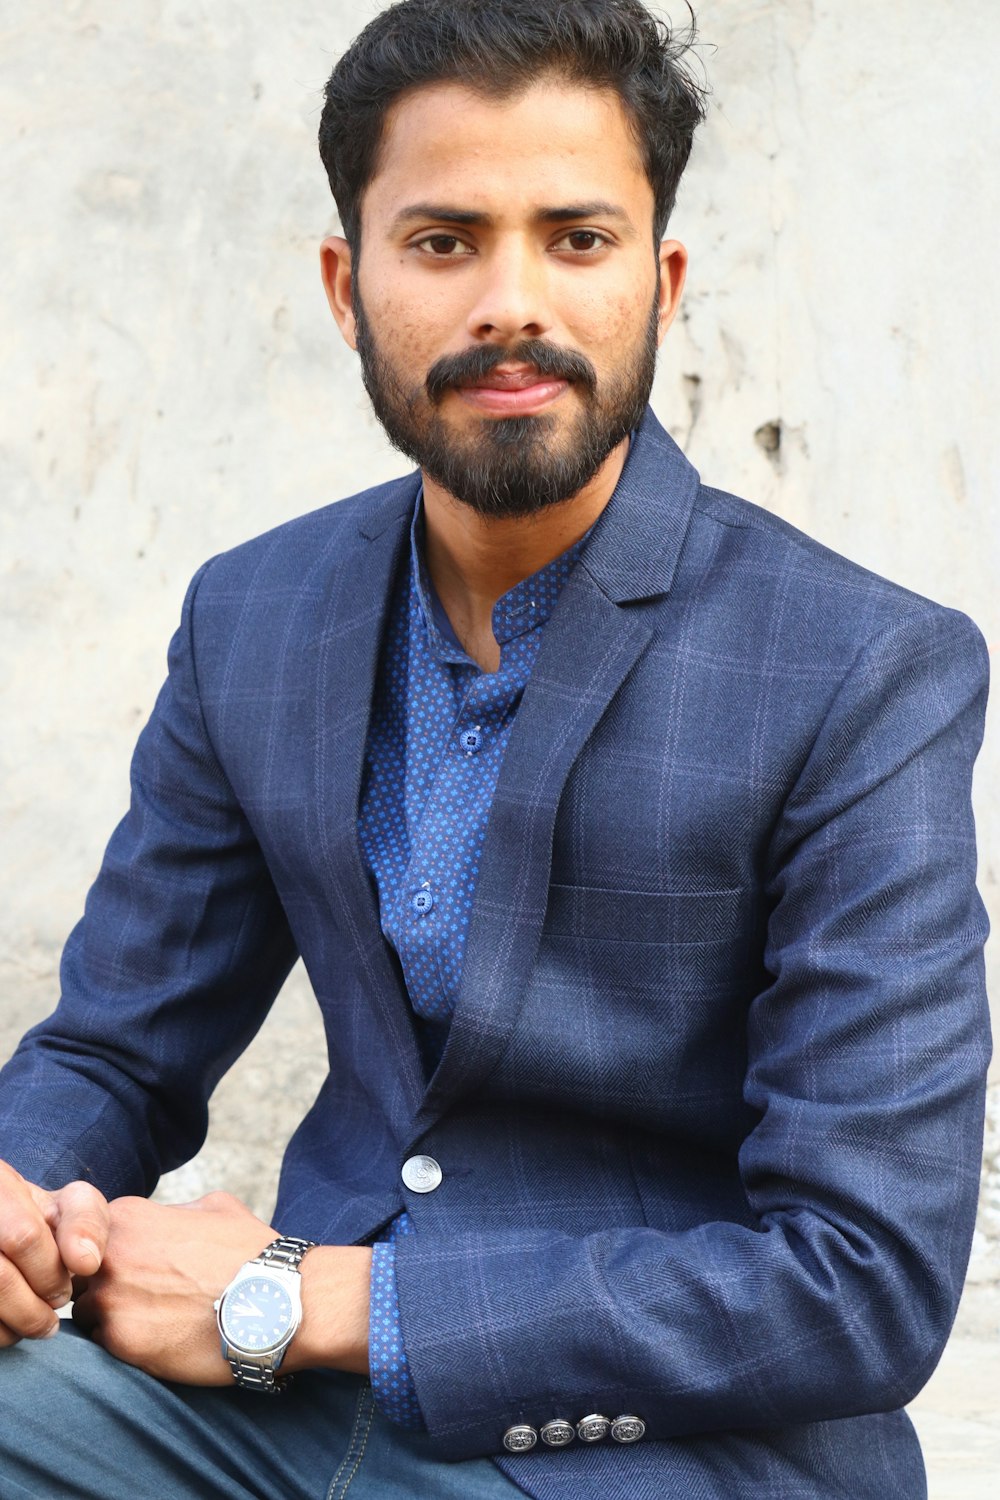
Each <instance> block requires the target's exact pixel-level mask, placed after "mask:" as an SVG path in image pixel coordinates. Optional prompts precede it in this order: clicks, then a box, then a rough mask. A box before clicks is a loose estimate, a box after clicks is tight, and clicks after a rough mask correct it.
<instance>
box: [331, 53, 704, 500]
mask: <svg viewBox="0 0 1000 1500" xmlns="http://www.w3.org/2000/svg"><path fill="white" fill-rule="evenodd" d="M652 220H653V191H652V188H651V186H650V184H649V182H648V179H647V178H646V174H645V171H644V169H643V166H642V162H641V159H640V156H639V152H638V148H637V146H636V143H635V140H634V138H633V136H632V134H631V132H630V130H629V126H628V123H627V120H626V116H625V114H624V111H623V109H622V106H621V104H620V102H619V100H618V98H617V96H616V95H615V94H614V93H613V92H611V91H609V90H603V89H590V88H584V87H581V86H578V85H573V84H569V83H566V82H564V81H561V80H559V79H557V78H555V77H550V78H546V79H544V80H542V81H540V82H539V83H537V84H535V85H533V86H532V87H531V88H530V89H529V90H527V91H526V92H525V93H523V94H521V95H520V96H517V97H516V98H513V99H506V100H489V99H485V98H483V97H481V96H480V95H478V94H475V93H473V92H470V91H469V90H468V89H466V88H464V87H462V86H460V85H457V84H435V85H431V86H428V87H425V88H421V89H417V90H414V92H413V93H411V94H409V95H406V96H404V97H403V98H402V99H401V100H399V101H398V102H397V103H396V105H395V106H394V107H393V109H392V111H391V112H390V115H389V118H388V121H387V127H386V135H385V140H384V145H383V152H382V157H381V160H380V163H379V167H378V170H377V172H376V175H375V177H374V178H373V180H372V182H371V184H370V185H369V187H368V190H367V191H366V193H365V196H364V200H363V204H362V252H361V256H360V264H355V265H354V267H353V276H352V278H351V281H350V286H349V299H348V300H347V302H346V305H345V284H344V280H343V274H344V250H343V249H342V250H341V251H340V253H339V255H340V258H339V267H340V273H341V285H340V295H341V303H342V311H343V316H341V326H342V327H343V328H344V331H345V334H346V335H347V337H348V338H349V339H350V340H351V341H352V342H354V343H355V345H356V347H357V349H358V351H359V353H360V356H361V361H362V372H363V375H364V379H365V385H366V387H367V389H368V392H369V395H370V397H371V400H372V403H373V405H374V408H375V411H376V414H377V415H378V417H379V420H380V421H381V422H382V424H383V426H384V427H385V429H386V431H387V432H388V434H389V437H390V438H391V440H392V442H393V443H394V444H395V445H396V446H397V447H398V448H401V449H402V450H403V452H405V453H406V454H408V455H409V456H410V457H411V458H413V459H414V460H415V461H416V462H417V463H418V464H419V465H420V466H421V468H422V469H423V470H424V472H425V474H426V475H427V476H429V478H430V479H431V480H432V481H434V482H436V483H437V484H439V485H440V486H441V487H442V488H443V489H445V490H446V491H447V492H449V493H450V494H452V495H454V496H455V497H456V498H457V499H459V500H461V501H464V502H465V503H467V504H469V505H471V506H472V507H474V508H475V509H476V510H478V511H480V512H481V513H483V514H486V515H491V516H512V515H526V514H529V513H531V512H532V511H537V510H539V509H541V508H542V507H544V506H546V505H551V504H555V503H558V502H559V501H561V500H565V499H568V498H570V497H571V496H572V495H575V494H577V493H578V492H579V491H580V490H581V489H582V488H583V487H584V486H585V485H586V484H587V483H588V482H589V481H590V480H591V479H592V478H593V477H594V475H595V474H596V473H597V471H598V470H599V469H600V467H601V465H602V464H603V463H604V461H605V460H606V459H607V458H608V455H609V454H610V453H611V452H612V450H613V449H614V448H616V447H617V446H618V445H619V444H620V443H621V442H622V440H623V439H624V438H625V437H626V436H627V435H628V433H629V431H630V430H631V429H632V428H633V427H634V426H635V425H636V423H637V422H638V421H639V419H640V417H641V415H642V412H643V409H644V407H645V404H646V401H647V399H648V396H649V390H650V386H651V384H652V379H653V370H654V366H655V360H656V349H657V344H658V341H659V338H660V337H661V336H662V332H663V331H664V330H665V326H666V323H667V322H668V321H669V316H670V313H671V312H672V308H673V305H674V303H675V301H676V296H677V295H679V291H680V282H681V281H682V279H683V265H681V266H680V268H679V269H678V265H677V263H676V252H674V259H673V261H671V260H670V256H669V254H667V255H666V259H665V252H664V251H660V253H659V254H658V253H657V251H656V249H655V247H654V244H653V232H652ZM331 243H337V242H327V244H328V245H329V244H331ZM340 244H341V245H342V242H340ZM345 248H346V247H345ZM677 248H679V247H677ZM661 263H664V264H666V265H667V270H668V278H669V280H668V285H667V286H666V287H664V285H663V282H662V278H661V274H660V269H661ZM324 268H325V271H326V273H327V285H328V290H330V291H331V302H332V303H334V311H335V312H337V306H336V303H335V295H336V292H335V290H334V289H331V280H333V279H334V278H335V275H336V272H335V270H334V267H333V258H332V257H330V258H329V259H328V258H327V257H326V256H325V257H324Z"/></svg>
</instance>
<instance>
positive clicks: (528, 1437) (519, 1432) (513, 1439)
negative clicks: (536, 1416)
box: [503, 1424, 538, 1453]
mask: <svg viewBox="0 0 1000 1500" xmlns="http://www.w3.org/2000/svg"><path fill="white" fill-rule="evenodd" d="M537 1442H538V1433H537V1432H536V1431H535V1429H534V1428H533V1427H528V1426H526V1425H523V1424H519V1425H518V1426H516V1427H508V1428H507V1431H506V1432H505V1433H504V1435H503V1445H504V1447H505V1448H506V1449H507V1452H508V1453H527V1451H528V1449H529V1448H533V1447H534V1446H535V1444H536V1443H537Z"/></svg>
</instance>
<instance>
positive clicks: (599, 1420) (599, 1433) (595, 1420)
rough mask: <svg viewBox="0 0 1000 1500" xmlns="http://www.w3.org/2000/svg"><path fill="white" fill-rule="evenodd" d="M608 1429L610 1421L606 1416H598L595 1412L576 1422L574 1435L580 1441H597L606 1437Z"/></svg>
mask: <svg viewBox="0 0 1000 1500" xmlns="http://www.w3.org/2000/svg"><path fill="white" fill-rule="evenodd" d="M610 1430H611V1423H610V1422H609V1421H608V1419H607V1417H602V1416H599V1415H598V1414H597V1413H596V1412H595V1413H594V1414H593V1415H592V1416H589V1417H584V1418H583V1420H582V1421H580V1422H577V1424H576V1435H577V1437H578V1438H579V1439H580V1442H581V1443H599V1442H600V1441H601V1438H606V1437H607V1435H608V1433H609V1432H610Z"/></svg>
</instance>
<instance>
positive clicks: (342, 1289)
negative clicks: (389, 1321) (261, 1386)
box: [281, 1245, 372, 1375]
mask: <svg viewBox="0 0 1000 1500" xmlns="http://www.w3.org/2000/svg"><path fill="white" fill-rule="evenodd" d="M371 1263H372V1252H371V1249H370V1248H369V1247H368V1246H365V1245H317V1246H316V1247H315V1248H314V1249H312V1250H310V1251H309V1253H308V1255H306V1256H305V1257H304V1259H303V1261H302V1264H301V1265H300V1267H299V1271H300V1274H301V1276H302V1322H301V1323H300V1324H299V1328H298V1331H297V1332H296V1334H295V1337H294V1338H293V1339H292V1342H291V1344H290V1345H289V1347H288V1352H287V1354H286V1355H285V1357H284V1359H283V1360H282V1364H281V1373H282V1374H283V1375H286V1374H287V1375H293V1374H294V1373H295V1372H296V1371H297V1370H314V1369H318V1368H328V1369H334V1370H348V1371H351V1372H352V1373H354V1374H356V1375H367V1374H368V1319H369V1295H370V1294H369V1283H370V1279H371Z"/></svg>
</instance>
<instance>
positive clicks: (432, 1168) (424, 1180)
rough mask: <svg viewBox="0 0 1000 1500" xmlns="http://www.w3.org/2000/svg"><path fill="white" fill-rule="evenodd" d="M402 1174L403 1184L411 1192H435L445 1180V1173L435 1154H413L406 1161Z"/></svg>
mask: <svg viewBox="0 0 1000 1500" xmlns="http://www.w3.org/2000/svg"><path fill="white" fill-rule="evenodd" d="M400 1176H401V1177H402V1179H403V1186H404V1187H408V1188H409V1190H410V1192H411V1193H433V1191H434V1189H435V1188H439V1187H440V1186H441V1183H442V1181H443V1180H444V1173H443V1172H442V1171H441V1168H440V1167H439V1166H438V1164H437V1162H436V1161H435V1160H434V1158H433V1156H411V1157H410V1158H409V1160H408V1161H404V1163H403V1170H402V1171H401V1173H400Z"/></svg>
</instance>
